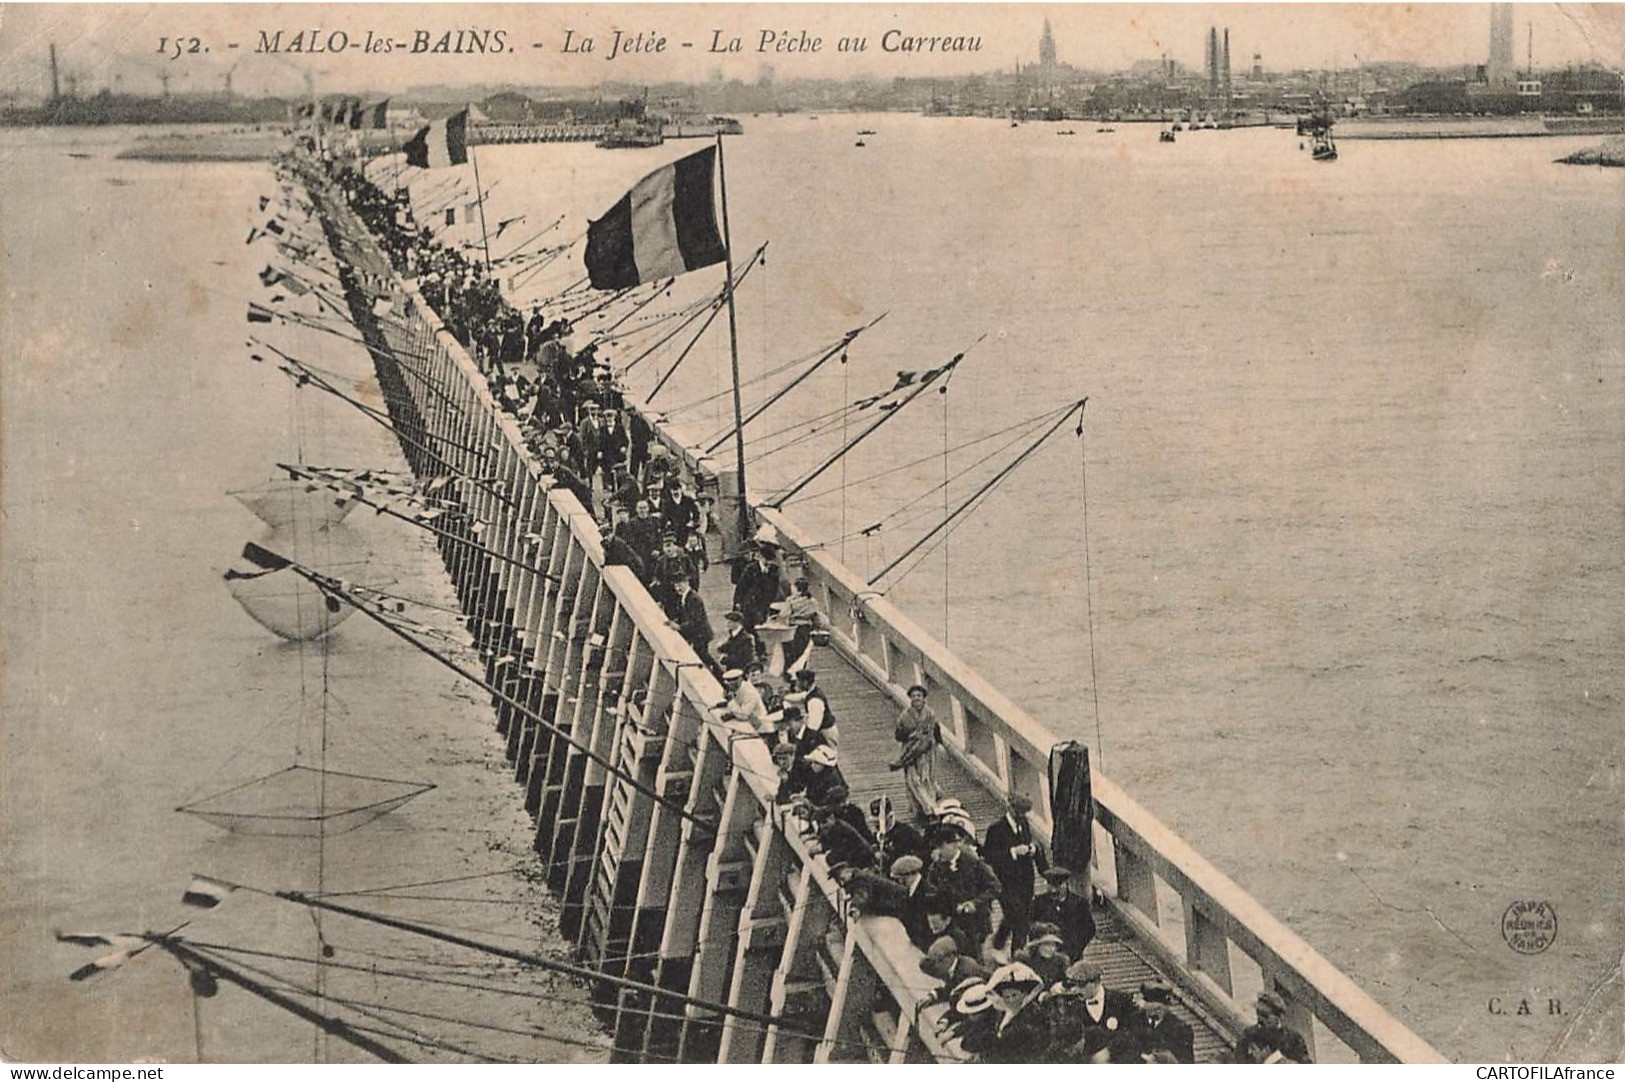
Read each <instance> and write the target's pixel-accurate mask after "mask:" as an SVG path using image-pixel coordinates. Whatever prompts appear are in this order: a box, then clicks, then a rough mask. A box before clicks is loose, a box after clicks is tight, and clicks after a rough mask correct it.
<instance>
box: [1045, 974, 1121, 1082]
mask: <svg viewBox="0 0 1625 1082" xmlns="http://www.w3.org/2000/svg"><path fill="white" fill-rule="evenodd" d="M1048 1004H1049V1011H1050V1026H1051V1032H1052V1033H1053V1034H1054V1037H1053V1038H1052V1041H1051V1044H1050V1048H1049V1049H1048V1053H1047V1055H1045V1056H1044V1059H1045V1060H1046V1061H1047V1062H1050V1063H1088V1062H1089V1059H1090V1057H1092V1056H1094V1055H1095V1054H1096V1053H1098V1052H1100V1051H1102V1050H1103V1049H1105V1048H1106V1047H1107V1046H1108V1045H1110V1044H1111V1043H1112V1041H1113V1040H1114V1039H1116V1038H1117V1037H1118V1036H1119V1035H1120V1034H1123V1033H1127V1032H1129V1031H1130V1030H1131V1029H1133V1028H1135V1026H1136V1025H1137V1024H1138V1021H1139V1010H1138V1008H1136V1007H1135V1005H1134V997H1133V996H1131V995H1129V994H1128V993H1127V992H1118V991H1113V990H1111V989H1108V988H1107V987H1106V984H1105V980H1104V977H1103V975H1102V973H1101V971H1100V967H1099V966H1097V965H1095V964H1094V963H1093V962H1085V961H1081V960H1080V961H1077V962H1073V963H1072V964H1071V965H1070V966H1069V967H1067V971H1066V976H1064V977H1062V978H1061V984H1060V987H1059V988H1057V989H1056V990H1055V992H1054V993H1053V994H1052V995H1051V996H1050V997H1049V999H1048Z"/></svg>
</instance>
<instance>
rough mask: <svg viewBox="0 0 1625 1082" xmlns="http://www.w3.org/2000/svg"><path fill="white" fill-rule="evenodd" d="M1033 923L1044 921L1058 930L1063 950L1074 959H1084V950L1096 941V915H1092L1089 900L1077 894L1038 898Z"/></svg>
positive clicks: (1053, 894) (1050, 894) (1048, 895)
mask: <svg viewBox="0 0 1625 1082" xmlns="http://www.w3.org/2000/svg"><path fill="white" fill-rule="evenodd" d="M1033 921H1034V922H1035V923H1037V922H1039V921H1045V922H1048V923H1050V924H1053V925H1055V926H1056V927H1057V928H1059V929H1060V930H1061V931H1060V936H1061V943H1062V949H1063V950H1065V951H1066V953H1067V955H1068V957H1071V958H1081V957H1082V956H1083V948H1085V947H1087V946H1088V945H1089V943H1090V941H1091V940H1093V939H1094V938H1095V915H1094V914H1093V913H1091V912H1089V901H1088V899H1087V898H1080V897H1079V896H1078V895H1076V894H1067V895H1066V896H1065V897H1062V896H1061V895H1059V894H1056V893H1054V892H1051V893H1049V894H1042V895H1039V897H1038V898H1036V899H1034V901H1033Z"/></svg>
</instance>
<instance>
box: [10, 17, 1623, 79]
mask: <svg viewBox="0 0 1625 1082" xmlns="http://www.w3.org/2000/svg"><path fill="white" fill-rule="evenodd" d="M1513 11H1514V25H1515V28H1516V30H1515V34H1514V38H1515V49H1514V52H1515V55H1516V57H1517V61H1518V63H1519V64H1520V65H1522V64H1523V62H1524V58H1525V53H1526V50H1527V46H1528V37H1527V35H1528V28H1529V27H1531V26H1532V27H1533V30H1534V49H1535V63H1536V65H1537V67H1548V66H1561V65H1564V64H1569V63H1582V62H1594V63H1601V64H1603V65H1605V66H1608V67H1611V68H1615V69H1620V68H1625V3H1610V4H1517V5H1514V8H1513ZM1046 19H1048V20H1049V22H1050V23H1051V25H1052V27H1053V29H1054V35H1055V40H1056V45H1057V51H1058V55H1059V59H1060V60H1061V61H1063V62H1065V63H1069V64H1073V65H1076V66H1078V67H1083V68H1091V69H1103V70H1115V69H1120V68H1125V67H1127V66H1129V65H1130V64H1132V63H1134V62H1135V61H1138V60H1152V59H1156V58H1157V57H1159V56H1162V55H1164V54H1166V55H1167V56H1169V57H1171V58H1173V59H1176V60H1178V61H1180V62H1182V63H1184V64H1186V65H1187V66H1189V67H1191V68H1194V69H1196V70H1201V67H1202V63H1203V49H1204V43H1205V40H1206V35H1207V30H1208V27H1210V26H1218V27H1220V28H1221V29H1222V28H1224V27H1229V29H1230V41H1231V56H1232V64H1233V66H1234V67H1235V68H1236V69H1237V70H1244V69H1245V68H1247V67H1249V66H1250V65H1251V58H1252V56H1253V54H1254V53H1258V54H1260V55H1261V57H1262V62H1263V65H1264V67H1265V68H1266V69H1268V70H1284V69H1291V68H1300V67H1310V68H1342V69H1349V68H1353V67H1355V66H1357V65H1359V64H1361V63H1367V62H1372V61H1393V60H1401V61H1411V62H1415V63H1420V64H1424V65H1429V66H1441V67H1442V66H1452V65H1466V64H1476V63H1483V62H1484V60H1485V59H1486V57H1487V55H1488V52H1489V23H1490V15H1489V5H1488V4H1456V3H1423V4H1318V3H1316V4H1276V5H1271V4H1250V3H1219V4H1104V3H1102V4H1094V3H1083V4H1078V3H1052V4H1042V3H1038V4H1033V3H991V4H926V3H889V4H880V3H865V4H833V3H832V4H794V3H789V4H745V3H740V4H733V3H722V4H693V3H660V4H616V3H591V4H544V5H522V4H476V3H459V4H443V5H426V4H259V3H254V4H208V3H199V4H163V5H158V4H4V5H0V89H4V90H6V91H11V92H20V93H23V94H40V93H42V92H43V91H44V90H45V89H47V88H48V86H49V82H48V78H47V75H46V71H47V67H46V51H47V46H48V44H49V43H50V42H53V41H54V42H55V43H56V44H57V48H58V55H59V63H60V65H61V69H62V72H63V74H64V78H65V79H66V78H67V77H69V76H72V77H74V78H76V79H77V81H78V83H77V85H78V87H79V89H80V92H81V93H89V92H94V91H96V90H100V89H103V88H108V89H114V90H117V91H123V92H127V93H155V92H157V91H158V90H159V88H160V86H161V82H160V73H161V72H167V73H168V75H169V77H170V89H171V90H172V91H175V92H203V91H217V90H219V89H221V87H222V86H223V76H224V74H225V72H226V71H227V70H228V69H229V70H231V71H232V75H233V89H234V90H235V91H236V92H237V93H239V94H249V95H257V94H262V93H272V94H280V95H294V94H299V93H301V92H302V88H303V85H304V77H305V74H306V73H307V72H309V73H310V74H311V75H312V76H313V78H314V80H315V86H316V89H317V91H318V92H329V91H363V90H377V91H386V92H387V91H402V90H406V89H408V88H410V87H412V86H422V85H426V84H443V85H449V86H455V85H461V84H483V85H492V84H503V83H510V84H516V85H527V84H541V85H570V86H592V85H594V84H597V83H599V82H619V83H634V84H635V83H638V82H663V81H673V80H675V81H703V80H707V79H714V78H718V77H721V78H724V79H741V80H743V81H745V82H756V81H758V80H759V79H761V78H762V77H763V76H764V74H767V73H768V71H769V69H771V73H772V75H773V77H775V78H777V79H780V80H785V79H794V78H798V77H807V78H855V77H861V78H870V79H891V78H893V77H895V76H906V77H916V76H948V75H963V74H971V73H977V72H990V71H994V70H1000V69H1003V70H1009V69H1010V68H1011V67H1012V66H1013V65H1015V64H1016V63H1018V62H1019V63H1031V62H1033V61H1034V60H1036V58H1037V52H1038V38H1039V33H1040V30H1041V28H1042V26H1043V23H1044V21H1045V20H1046ZM278 30H280V31H282V42H283V50H284V51H282V52H281V53H279V54H275V55H271V54H267V53H264V52H260V51H258V49H259V42H260V36H261V33H262V32H263V33H264V34H265V35H266V36H267V38H274V35H275V33H276V32H277V31H278ZM459 30H462V31H470V30H479V31H491V32H493V33H491V34H489V35H488V36H487V37H486V42H487V45H488V48H489V47H490V46H492V45H493V44H494V42H495V41H496V34H495V33H494V32H495V31H501V41H502V49H501V51H500V52H495V51H487V52H486V53H483V54H481V53H468V52H465V53H463V54H462V55H458V54H457V53H455V52H453V51H448V52H443V53H431V52H426V51H414V50H413V45H414V43H416V44H418V45H419V46H420V47H425V46H427V47H432V46H433V45H435V44H436V43H438V42H439V41H440V40H441V39H442V37H443V36H444V35H446V34H448V33H450V34H451V35H452V39H451V41H450V42H448V44H449V45H452V46H455V43H456V42H455V37H456V33H457V31H459ZM616 30H620V31H621V32H622V33H623V35H625V36H627V37H631V36H632V35H636V34H639V33H641V34H642V35H643V39H644V42H645V43H647V44H649V45H651V46H652V45H654V44H655V43H656V42H657V41H658V40H659V39H664V46H663V48H661V49H660V50H659V51H637V52H631V53H628V52H625V51H624V49H622V50H616V47H615V46H614V43H613V40H612V39H613V37H614V32H615V31H616ZM301 31H305V32H309V33H307V35H306V36H304V37H302V38H301V42H302V43H303V42H305V41H308V40H309V38H310V37H311V36H314V37H315V38H316V39H317V40H319V41H321V42H322V43H324V44H333V43H338V44H343V43H344V41H346V40H347V41H348V43H349V47H348V48H347V49H345V50H344V51H343V52H342V53H340V54H333V53H317V54H312V53H309V52H306V53H302V54H290V53H288V52H287V51H286V49H287V46H288V45H289V44H291V43H292V41H293V39H294V37H295V35H296V34H299V33H300V32H301ZM369 32H371V34H372V40H373V41H374V43H375V44H376V43H380V42H382V41H384V40H387V41H389V42H391V43H392V47H391V48H390V50H389V51H388V52H387V53H386V52H373V53H369V52H368V51H367V48H366V42H367V40H368V34H369ZM888 33H890V36H889V37H888ZM335 34H336V35H337V36H334V35H335ZM567 35H568V38H567ZM930 37H939V38H943V37H945V38H949V39H976V40H977V41H978V42H979V45H980V47H979V48H977V49H967V50H963V51H948V52H942V51H909V50H901V49H897V48H892V49H888V48H886V46H887V45H888V44H890V45H892V46H897V45H898V44H899V43H900V41H901V40H902V39H904V38H930ZM177 39H178V40H179V41H180V42H181V45H180V53H179V55H176V56H169V55H168V54H167V53H164V52H160V49H167V50H168V52H171V53H172V52H174V51H175V44H174V43H175V42H176V41H177ZM194 39H196V40H195V41H194ZM587 39H591V51H587V49H586V48H584V45H585V44H586V41H587ZM734 39H738V48H737V50H732V49H730V48H729V46H730V45H731V44H732V42H733V40H734ZM814 39H816V40H817V44H816V47H814V45H813V41H814ZM843 39H847V40H846V41H845V42H844V44H847V45H851V44H853V43H855V41H856V40H857V39H863V40H864V42H865V44H866V46H867V48H866V49H864V50H862V51H855V50H852V49H850V48H848V49H844V50H843V48H842V45H843ZM233 45H235V46H236V47H235V48H233V47H232V46H233ZM797 47H799V48H797ZM193 50H196V51H193ZM612 50H615V51H617V53H618V55H611V52H612Z"/></svg>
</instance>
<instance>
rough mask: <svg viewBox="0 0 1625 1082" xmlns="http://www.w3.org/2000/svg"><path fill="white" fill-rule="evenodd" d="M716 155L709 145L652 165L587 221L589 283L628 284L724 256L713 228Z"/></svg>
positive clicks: (706, 264)
mask: <svg viewBox="0 0 1625 1082" xmlns="http://www.w3.org/2000/svg"><path fill="white" fill-rule="evenodd" d="M716 159H717V148H716V147H714V146H710V147H706V148H705V149H704V150H701V151H697V152H695V153H693V154H690V155H688V157H686V158H679V159H677V160H676V161H675V162H673V163H671V164H670V165H668V166H665V167H664V168H661V169H656V170H655V171H654V172H653V173H650V174H649V175H648V176H646V177H644V178H643V179H642V180H640V181H638V182H637V184H635V185H633V187H632V190H631V191H629V192H627V193H626V195H624V196H622V197H621V200H620V202H618V203H616V204H615V205H614V206H613V207H610V208H609V210H608V211H607V212H605V214H604V216H603V217H602V218H600V219H598V220H597V221H595V222H591V223H589V224H588V226H587V255H586V262H587V275H588V277H589V279H590V280H591V282H592V288H594V289H629V288H631V287H632V286H635V285H640V284H642V283H644V282H653V281H657V280H658V279H661V278H669V277H672V276H674V275H678V274H682V273H684V272H685V271H691V270H699V269H700V268H701V267H709V266H711V265H712V264H713V263H721V262H722V261H723V260H724V259H726V258H727V256H728V251H727V249H726V248H725V247H723V244H722V236H721V234H720V233H718V232H717V213H716V199H715V197H714V194H713V188H714V183H713V182H714V178H715V175H716Z"/></svg>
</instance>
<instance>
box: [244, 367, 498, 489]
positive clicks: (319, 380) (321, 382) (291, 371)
mask: <svg viewBox="0 0 1625 1082" xmlns="http://www.w3.org/2000/svg"><path fill="white" fill-rule="evenodd" d="M249 344H250V345H258V346H261V347H263V348H265V349H268V350H270V351H271V352H272V353H275V354H276V355H277V356H278V357H281V358H282V359H283V361H284V362H286V363H285V364H283V365H280V366H278V367H280V368H281V369H282V371H283V372H285V373H287V374H288V376H289V377H291V378H292V379H293V381H294V383H295V384H296V385H298V386H301V387H303V386H307V385H308V386H312V387H315V388H316V389H318V390H321V391H326V392H327V393H328V394H330V395H333V396H334V397H335V398H337V399H338V400H339V401H341V402H346V403H348V404H349V405H351V406H354V407H355V408H356V409H358V410H360V411H361V413H362V414H363V415H364V416H366V417H368V418H370V419H371V420H372V421H374V422H375V423H377V424H379V425H382V426H383V427H384V428H387V429H389V431H390V432H391V433H392V434H394V435H395V437H396V438H398V439H400V440H401V441H402V442H403V443H409V444H411V445H412V446H413V447H416V448H417V449H418V450H419V451H422V452H423V453H424V454H426V455H428V456H430V457H431V458H433V459H435V460H436V461H442V460H441V458H440V454H439V452H437V451H435V450H433V449H431V448H430V447H428V446H426V445H425V444H424V443H423V441H422V440H419V439H416V438H415V437H413V436H410V435H408V434H406V433H405V432H402V431H401V430H400V427H399V426H398V425H396V423H395V421H394V419H393V418H391V417H390V416H389V414H387V413H385V412H384V411H383V410H380V409H379V408H378V407H376V406H369V405H368V404H367V403H365V402H363V401H361V400H360V399H359V398H355V397H353V396H351V395H348V394H346V393H345V392H343V391H341V390H339V389H338V388H337V387H335V386H333V384H331V383H329V382H328V381H327V380H326V379H325V378H323V377H322V376H320V375H319V374H317V373H316V372H315V371H314V370H313V369H311V367H310V366H309V365H307V364H305V363H304V362H303V361H301V360H299V359H298V358H296V357H291V356H289V355H288V354H286V353H284V352H282V350H280V349H278V348H277V347H275V346H273V345H271V344H270V343H269V342H266V341H265V340H263V339H259V338H250V339H249ZM249 357H250V358H251V359H253V360H256V361H263V360H264V359H265V358H264V357H262V356H260V355H259V354H256V353H250V354H249ZM420 427H421V426H420ZM422 435H423V436H425V437H427V438H428V439H432V440H435V441H437V442H439V443H442V444H445V445H446V446H447V447H450V448H453V449H454V450H458V451H461V452H463V453H464V454H466V455H471V456H473V457H474V458H476V459H479V460H481V461H484V460H486V459H488V458H489V457H490V456H489V454H488V453H487V452H485V451H483V450H481V449H479V448H477V447H469V446H466V445H465V444H461V443H458V442H457V441H456V440H453V439H448V438H447V437H445V436H441V435H438V434H436V433H434V432H430V431H429V430H428V429H426V428H425V429H423V430H422Z"/></svg>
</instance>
